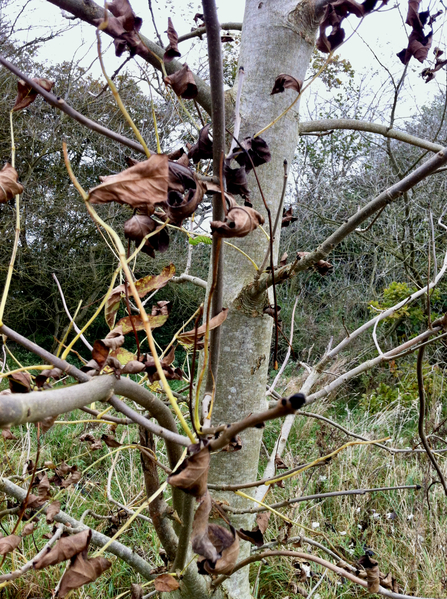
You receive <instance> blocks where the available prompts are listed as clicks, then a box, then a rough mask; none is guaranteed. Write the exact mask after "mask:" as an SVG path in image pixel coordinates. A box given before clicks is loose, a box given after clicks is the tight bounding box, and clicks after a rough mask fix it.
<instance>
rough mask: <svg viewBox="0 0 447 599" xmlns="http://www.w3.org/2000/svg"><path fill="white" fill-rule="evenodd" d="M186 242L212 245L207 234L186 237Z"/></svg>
mask: <svg viewBox="0 0 447 599" xmlns="http://www.w3.org/2000/svg"><path fill="white" fill-rule="evenodd" d="M188 243H189V244H190V245H199V244H200V243H205V244H206V245H213V240H212V239H211V237H208V236H207V235H197V237H188Z"/></svg>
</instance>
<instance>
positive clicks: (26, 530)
mask: <svg viewBox="0 0 447 599" xmlns="http://www.w3.org/2000/svg"><path fill="white" fill-rule="evenodd" d="M36 527H37V522H28V524H25V526H24V527H23V528H22V532H21V535H22V537H27V536H28V535H31V534H33V532H34V530H35V529H36Z"/></svg>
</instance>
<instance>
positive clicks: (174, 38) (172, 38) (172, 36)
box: [163, 17, 181, 62]
mask: <svg viewBox="0 0 447 599" xmlns="http://www.w3.org/2000/svg"><path fill="white" fill-rule="evenodd" d="M166 33H167V34H168V39H169V46H168V47H167V48H166V52H165V53H164V55H163V60H164V61H165V62H171V61H172V60H174V58H178V57H179V56H181V53H180V52H179V49H178V35H177V31H176V30H175V29H174V25H173V24H172V20H171V17H169V18H168V29H167V31H166Z"/></svg>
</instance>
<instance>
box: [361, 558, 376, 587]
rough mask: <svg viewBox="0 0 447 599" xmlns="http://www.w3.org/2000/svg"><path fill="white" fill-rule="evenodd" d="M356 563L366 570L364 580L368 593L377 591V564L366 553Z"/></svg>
mask: <svg viewBox="0 0 447 599" xmlns="http://www.w3.org/2000/svg"><path fill="white" fill-rule="evenodd" d="M358 563H359V564H360V565H361V566H363V567H364V568H365V570H366V582H367V583H368V591H369V592H370V593H378V592H379V588H380V578H379V566H378V563H377V562H376V560H375V559H372V558H371V557H370V556H369V555H368V554H365V555H363V556H362V557H361V558H360V559H359V560H358Z"/></svg>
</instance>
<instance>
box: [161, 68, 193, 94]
mask: <svg viewBox="0 0 447 599" xmlns="http://www.w3.org/2000/svg"><path fill="white" fill-rule="evenodd" d="M164 81H165V83H166V84H167V85H170V86H171V87H172V89H173V90H174V93H175V94H176V95H177V96H181V97H182V98H185V100H192V99H193V98H195V97H196V96H197V94H198V93H199V92H198V89H197V85H196V82H195V79H194V75H193V74H192V71H191V70H190V68H189V67H188V65H187V64H186V63H185V64H184V65H183V67H182V68H181V69H180V70H178V71H176V72H175V73H173V74H172V75H169V76H168V77H165V79H164Z"/></svg>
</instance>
